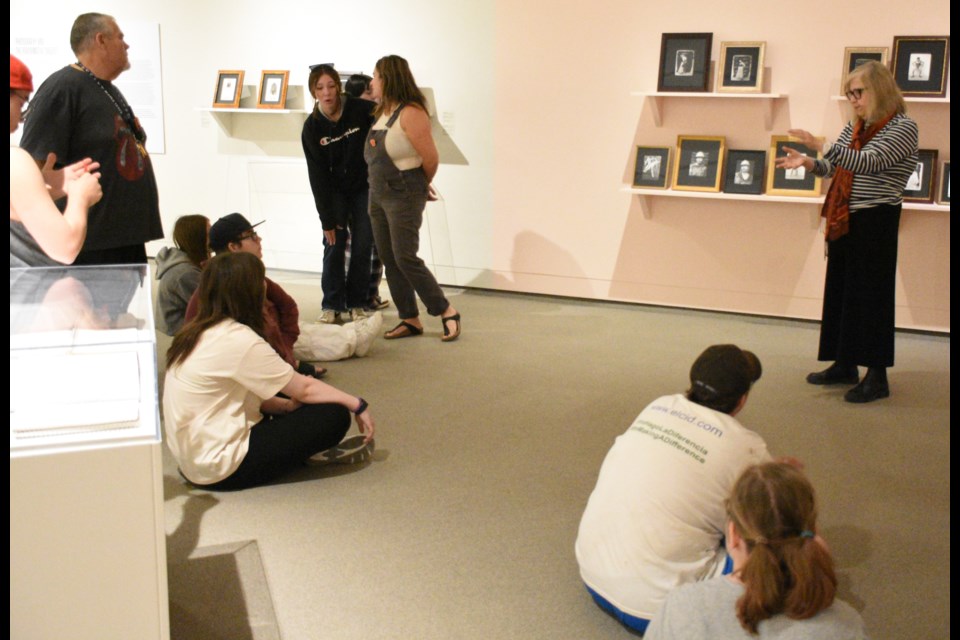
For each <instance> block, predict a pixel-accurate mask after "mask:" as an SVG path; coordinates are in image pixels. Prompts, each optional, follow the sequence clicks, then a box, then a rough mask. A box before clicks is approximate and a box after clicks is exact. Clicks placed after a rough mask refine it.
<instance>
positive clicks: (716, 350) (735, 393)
mask: <svg viewBox="0 0 960 640" xmlns="http://www.w3.org/2000/svg"><path fill="white" fill-rule="evenodd" d="M761 373H763V370H762V368H761V367H760V360H759V359H758V358H757V356H755V355H754V354H753V353H752V352H750V351H745V350H743V349H741V348H740V347H738V346H737V345H735V344H715V345H713V346H712V347H707V349H706V351H704V352H703V353H701V354H700V357H699V358H697V360H696V362H694V363H693V366H692V367H690V383H691V384H692V385H693V386H694V387H698V388H699V389H701V390H704V391H707V392H708V393H713V394H715V395H716V396H717V397H718V398H727V397H739V396H742V395H743V394H745V393H746V392H747V391H749V390H750V386H751V385H752V384H753V383H754V382H756V381H757V380H759V379H760V374H761Z"/></svg>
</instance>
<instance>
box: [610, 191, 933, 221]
mask: <svg viewBox="0 0 960 640" xmlns="http://www.w3.org/2000/svg"><path fill="white" fill-rule="evenodd" d="M620 191H623V192H626V193H632V194H633V195H635V196H637V197H638V198H639V200H640V209H641V210H642V212H643V216H644V217H645V218H649V217H650V198H700V199H707V200H738V201H742V202H765V203H791V204H813V205H817V206H818V207H819V206H820V205H822V204H823V201H824V196H817V197H807V196H776V195H750V194H742V193H723V192H720V191H674V190H673V189H642V188H637V187H631V186H623V187H621V189H620ZM903 209H904V211H939V212H946V213H950V205H944V204H927V203H920V202H904V203H903Z"/></svg>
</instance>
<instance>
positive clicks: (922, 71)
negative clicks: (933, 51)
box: [907, 53, 931, 82]
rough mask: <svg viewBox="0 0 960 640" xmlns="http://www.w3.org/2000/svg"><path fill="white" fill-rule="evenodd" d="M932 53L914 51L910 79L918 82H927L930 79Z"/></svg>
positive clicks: (911, 57) (908, 76)
mask: <svg viewBox="0 0 960 640" xmlns="http://www.w3.org/2000/svg"><path fill="white" fill-rule="evenodd" d="M930 57H931V56H930V54H929V53H912V54H910V71H909V73H908V74H907V79H908V80H915V81H917V82H926V81H927V80H929V79H930Z"/></svg>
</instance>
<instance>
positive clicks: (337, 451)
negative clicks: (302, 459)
mask: <svg viewBox="0 0 960 640" xmlns="http://www.w3.org/2000/svg"><path fill="white" fill-rule="evenodd" d="M363 440H364V437H363V436H362V435H357V436H353V437H350V438H346V439H344V440H343V442H341V443H340V444H338V445H337V446H335V447H333V448H331V449H327V450H326V451H321V452H320V453H318V454H316V455H314V456H313V457H312V458H310V459H309V462H310V463H312V464H320V465H322V464H360V463H363V462H366V461H367V460H369V459H370V458H371V457H373V450H374V448H375V441H374V440H371V441H370V442H366V443H365V442H364V441H363Z"/></svg>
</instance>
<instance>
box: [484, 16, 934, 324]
mask: <svg viewBox="0 0 960 640" xmlns="http://www.w3.org/2000/svg"><path fill="white" fill-rule="evenodd" d="M734 4H735V5H736V6H737V7H739V8H738V9H737V10H735V11H731V5H734ZM949 13H950V12H949V6H948V4H947V2H946V1H945V0H937V1H933V0H920V1H918V2H914V3H912V4H911V9H910V11H909V12H908V13H907V14H905V13H904V12H902V11H888V10H886V9H882V8H881V6H880V5H877V4H875V3H867V2H862V1H860V0H856V1H854V2H849V3H836V2H827V1H825V0H814V1H812V2H807V3H804V4H803V5H802V6H800V5H797V6H793V5H785V4H783V3H767V2H738V3H732V2H720V3H713V4H709V3H703V2H693V1H690V0H679V1H674V2H659V3H653V2H636V1H635V0H608V1H606V2H603V3H581V2H575V1H562V2H556V3H553V5H552V6H550V7H548V8H545V7H544V6H542V5H539V4H537V3H521V2H512V1H511V2H507V1H500V2H497V3H496V27H495V31H496V46H495V51H496V62H495V64H496V74H495V76H496V81H495V82H496V99H495V116H494V127H493V131H494V134H493V135H494V153H495V167H494V211H493V222H492V225H493V230H492V234H493V257H492V262H493V265H492V270H491V271H487V272H485V273H483V274H480V275H478V276H477V277H476V278H475V280H474V281H473V282H471V283H468V284H472V285H475V286H491V287H496V288H503V289H508V290H517V291H533V292H542V293H550V294H559V295H570V296H581V297H587V298H598V299H611V300H626V301H634V302H642V303H652V304H660V305H669V306H681V307H693V308H705V309H716V310H726V311H737V312H747V313H757V314H762V315H772V316H785V317H796V318H811V319H817V318H819V312H820V305H821V295H822V286H823V275H824V268H825V262H824V259H823V239H822V235H821V233H820V231H819V206H818V205H816V204H811V203H800V204H793V203H773V202H744V201H730V200H717V199H701V198H674V197H670V198H667V197H660V198H649V200H648V202H649V206H648V207H647V208H646V210H645V209H644V207H642V206H641V198H639V197H637V196H634V195H631V194H629V193H625V192H623V191H622V190H621V188H622V187H623V186H625V185H628V184H629V183H630V182H631V180H632V175H633V162H634V160H633V156H634V149H635V147H636V145H638V144H643V145H654V146H675V145H676V139H677V136H678V135H723V136H726V143H727V148H733V149H766V148H767V147H768V145H769V142H770V136H771V135H784V134H786V130H787V129H789V128H795V127H797V128H804V129H808V130H810V131H812V132H814V133H817V134H820V135H825V136H827V137H833V136H835V135H836V134H837V133H839V131H840V129H841V128H842V127H843V124H844V122H845V118H846V116H845V112H844V110H843V109H844V106H843V105H842V103H841V102H839V101H837V100H835V99H833V98H834V96H836V95H837V94H838V93H839V84H840V73H841V68H842V64H843V55H844V48H845V47H848V46H863V47H873V46H886V47H890V48H891V53H892V43H893V37H894V36H895V35H946V34H948V29H947V24H948V21H949ZM787 14H789V16H788V15H787ZM904 15H909V18H910V20H911V23H910V24H909V25H907V24H904V23H903V18H904ZM852 25H855V28H854V27H852ZM664 32H670V33H676V32H712V33H713V53H712V58H713V60H714V61H716V60H717V58H718V56H719V51H720V43H721V42H725V41H764V42H766V61H765V66H766V68H767V72H766V75H767V79H766V82H765V84H766V91H767V92H771V93H779V94H783V95H784V98H782V99H780V100H778V101H777V102H776V105H775V108H774V111H773V118H772V125H771V127H770V129H767V127H766V125H765V121H764V110H763V107H762V104H761V102H760V101H757V100H738V99H730V100H723V99H702V98H688V99H683V98H670V99H668V100H666V102H665V105H664V110H663V119H662V123H661V126H660V127H657V126H655V124H654V120H653V117H652V113H651V109H650V106H649V104H647V103H646V102H645V101H644V98H642V97H638V96H631V95H630V94H631V92H650V91H655V90H656V86H657V66H658V62H659V51H660V42H661V34H662V33H664ZM851 33H855V34H856V36H855V37H851V36H850V34H851ZM711 87H712V81H711ZM948 95H949V93H948ZM908 106H909V108H910V115H912V116H913V117H914V118H915V119H916V120H917V121H918V123H919V125H920V130H921V139H920V146H921V148H935V149H938V150H939V160H940V161H943V160H949V159H950V142H949V139H950V114H949V103H947V104H929V103H911V104H910V105H908ZM949 236H950V214H949V212H938V211H907V210H905V211H904V214H903V218H902V222H901V235H900V262H899V275H898V282H897V304H898V308H897V324H898V326H900V327H903V328H919V329H929V330H935V331H946V332H949V329H950V277H949V264H950V240H949Z"/></svg>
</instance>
